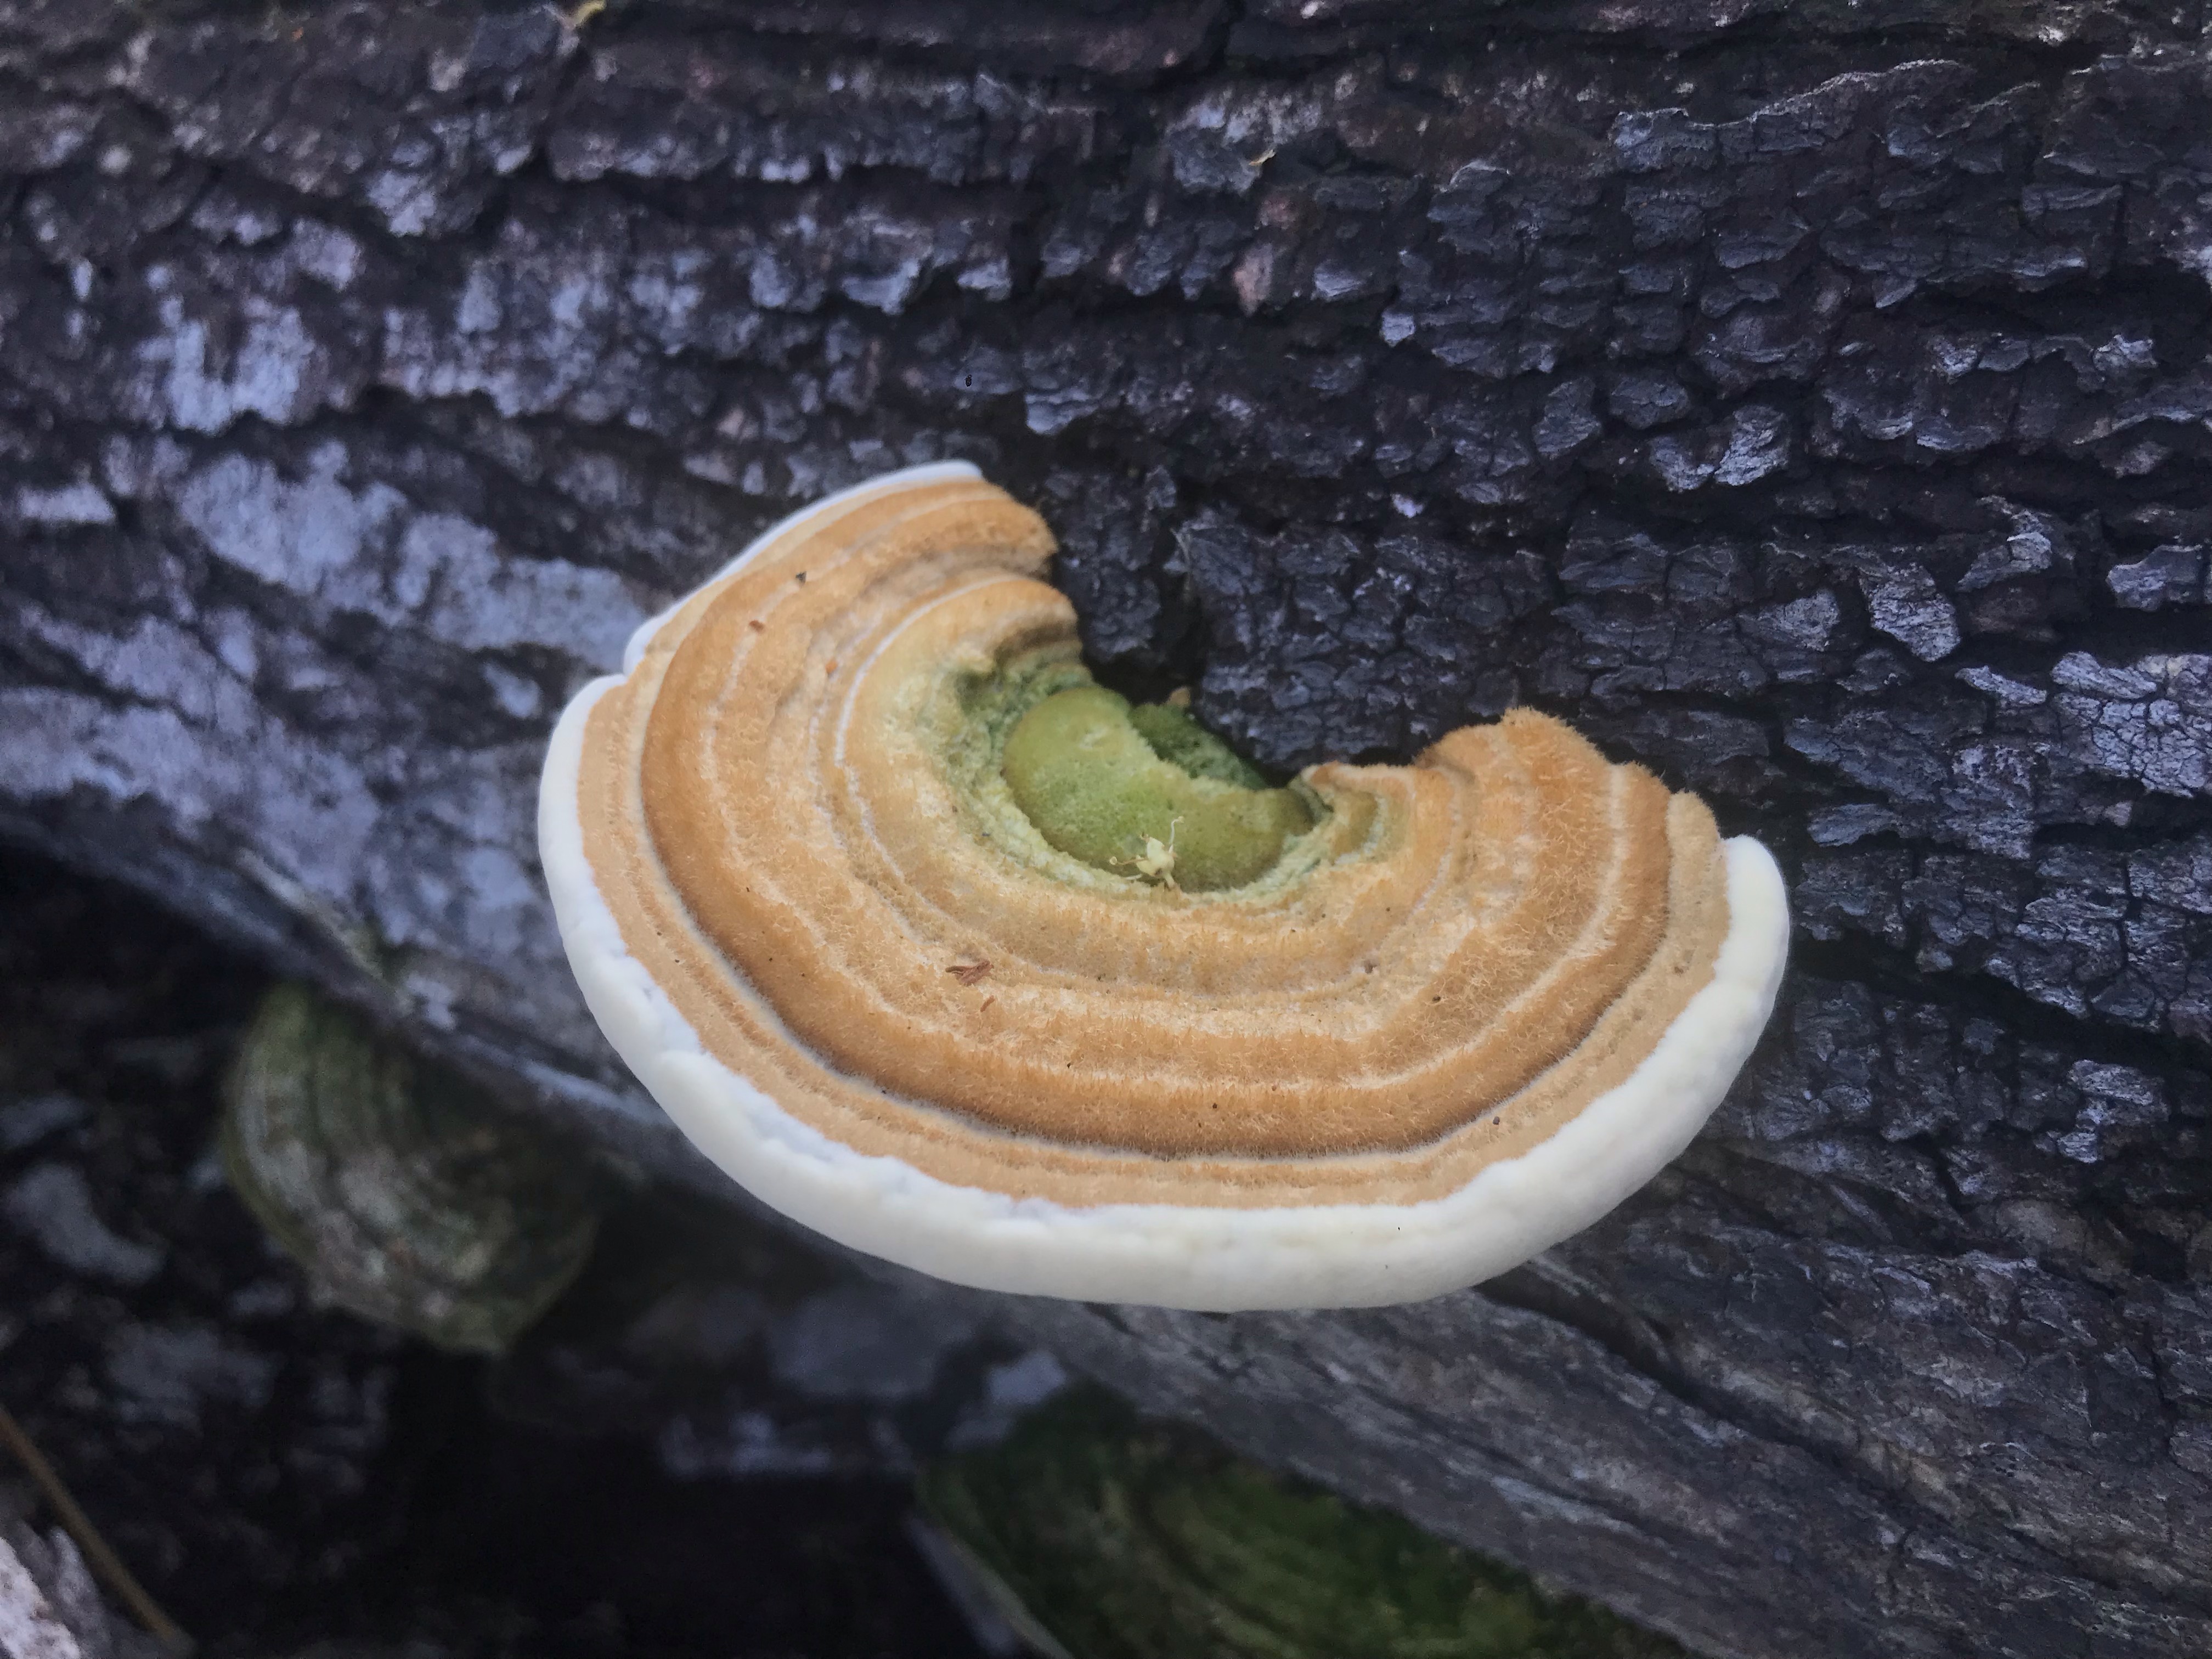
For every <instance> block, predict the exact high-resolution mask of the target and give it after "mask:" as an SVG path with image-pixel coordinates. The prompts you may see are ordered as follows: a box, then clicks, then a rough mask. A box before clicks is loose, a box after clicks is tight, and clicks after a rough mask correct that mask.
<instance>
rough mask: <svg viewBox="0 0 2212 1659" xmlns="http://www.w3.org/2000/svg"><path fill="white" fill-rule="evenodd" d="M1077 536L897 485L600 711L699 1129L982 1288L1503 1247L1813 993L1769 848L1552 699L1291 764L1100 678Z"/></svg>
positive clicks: (636, 992)
mask: <svg viewBox="0 0 2212 1659" xmlns="http://www.w3.org/2000/svg"><path fill="white" fill-rule="evenodd" d="M1052 553H1053V540H1052V536H1051V532H1049V531H1048V529H1047V528H1046V526H1045V525H1044V523H1043V521H1042V520H1041V519H1039V518H1038V517H1037V515H1036V513H1033V512H1031V511H1030V510H1029V509H1028V508H1027V507H1024V506H1022V505H1021V504H1020V503H1019V502H1018V501H1014V500H1013V499H1012V497H1010V496H1008V495H1006V493H1005V492H1003V491H1001V490H1000V489H994V487H993V486H992V485H990V484H988V483H985V482H984V481H983V480H982V478H981V477H979V476H978V475H977V474H976V472H975V469H974V468H972V467H969V466H966V465H939V466H931V467H921V468H915V469H911V470H909V471H905V472H900V473H894V474H891V475H890V476H888V477H881V478H878V479H875V480H872V481H871V482H870V483H866V484H862V485H860V486H858V487H856V488H854V489H849V490H847V491H845V492H843V493H842V494H841V495H835V496H832V497H830V498H829V500H827V501H821V502H818V503H817V504H816V505H814V506H813V507H809V508H807V509H806V510H805V511H804V512H801V513H796V514H794V515H793V517H791V518H789V519H787V520H784V522H782V523H781V524H780V525H777V526H775V527H774V528H773V529H771V530H769V531H768V532H766V533H765V534H763V536H761V537H760V538H758V539H757V541H755V542H754V543H753V544H751V545H750V547H748V548H747V549H746V550H744V552H743V553H742V554H740V555H739V556H738V558H737V559H736V560H735V561H734V562H732V563H731V564H730V565H728V566H727V567H726V568H724V569H722V570H721V571H720V572H718V573H717V574H715V575H714V576H713V577H712V578H711V579H710V580H708V581H707V582H705V583H704V584H703V585H702V586H700V587H699V588H697V589H696V591H694V592H691V593H690V594H689V595H687V596H686V597H685V598H684V599H682V600H680V601H678V603H677V604H676V605H674V606H672V607H671V609H670V610H669V611H666V612H665V613H663V614H662V615H661V616H659V617H655V618H654V619H653V621H651V622H650V623H647V625H646V626H645V627H644V628H642V629H640V630H639V632H638V634H637V635H636V637H635V639H634V640H633V641H631V644H630V648H629V653H628V654H627V657H626V659H625V661H624V664H623V671H622V672H621V673H620V674H617V675H613V676H610V677H609V678H605V679H601V680H599V681H596V682H594V683H593V684H591V685H588V686H586V688H585V689H584V690H582V691H581V692H580V693H579V694H578V695H577V696H576V698H575V700H574V702H572V703H571V704H570V705H569V707H568V710H567V712H566V713H565V714H563V715H562V719H561V721H560V724H559V726H558V728H557V729H556V732H555V734H554V738H553V741H552V744H551V747H550V750H549V752H548V755H547V758H546V764H545V771H544V782H543V787H542V789H541V792H540V795H539V814H538V840H539V848H540V852H541V854H542V855H543V858H544V865H545V872H546V878H547V882H548V884H549V885H550V889H551V891H552V895H553V902H554V912H555V915H556V919H557V920H558V921H559V924H560V927H561V933H562V939H563V942H564V943H565V945H566V946H567V949H568V960H569V963H570V964H571V965H572V966H573V967H574V969H575V973H576V977H577V980H578V982H579V984H580V987H582V990H583V993H584V997H585V1000H586V1002H587V1003H588V1004H589V1006H590V1007H591V1009H592V1013H593V1014H594V1015H595V1016H596V1017H597V1018H598V1020H599V1024H600V1026H601V1028H602V1029H603V1030H605V1033H606V1035H607V1036H608V1037H609V1038H610V1040H611V1042H613V1044H614V1047H615V1048H616V1050H617V1052H618V1053H619V1054H621V1056H622V1058H623V1060H625V1061H626V1062H627V1063H628V1064H629V1066H630V1068H631V1069H632V1070H633V1071H634V1072H635V1073H636V1074H637V1076H638V1078H639V1079H640V1080H641V1082H642V1083H643V1084H644V1085H645V1086H646V1088H647V1090H649V1091H651V1092H652V1094H653V1097H654V1098H655V1099H657V1100H658V1101H659V1103H660V1104H661V1106H662V1107H663V1108H664V1109H665V1110H666V1111H667V1113H668V1114H669V1115H670V1116H671V1118H672V1119H673V1120H674V1121H676V1123H677V1125H678V1127H680V1128H681V1129H682V1130H683V1131H684V1133H686V1134H687V1135H689V1136H690V1138H691V1139H692V1140H693V1141H694V1142H695V1143H696V1145H697V1146H699V1148H700V1149H701V1150H702V1152H705V1153H706V1154H707V1156H708V1158H712V1159H713V1160H714V1162H715V1163H716V1164H719V1165H720V1167H721V1168H722V1169H723V1170H724V1171H726V1173H727V1174H728V1175H729V1176H731V1177H732V1178H733V1179H734V1180H736V1181H737V1182H740V1183H741V1184H742V1185H744V1187H745V1188H748V1189H749V1190H750V1191H751V1192H752V1193H753V1194H755V1195H757V1197H759V1198H760V1199H761V1200H763V1201H765V1202H766V1203H768V1204H769V1205H771V1206H774V1207H775V1208H776V1209H779V1210H781V1211H782V1212H784V1213H785V1214H787V1215H789V1216H791V1217H793V1218H795V1219H797V1220H799V1221H800V1222H803V1223H805V1225H809V1226H811V1227H814V1228H816V1229H817V1230H818V1231H822V1232H823V1233H826V1234H828V1235H829V1237H833V1238H835V1239H837V1240H838V1241H840V1242H842V1243H845V1244H848V1245H849V1246H851V1247H853V1248H854V1249H861V1250H866V1251H870V1252H872V1253H874V1254H876V1255H881V1256H884V1257H887V1258H889V1259H890V1260H892V1261H898V1262H902V1263H904V1264H905V1265H907V1266H908V1267H916V1268H919V1269H921V1270H922V1271H923V1272H926V1273H935V1274H938V1275H939V1276H940V1277H943V1278H945V1279H953V1280H956V1281H957V1282H960V1283H962V1284H967V1285H981V1286H985V1287H987V1288H990V1289H995V1290H1002V1291H1022V1292H1029V1293H1033V1294H1041V1295H1049V1296H1060V1297H1077V1298H1080V1299H1084V1300H1090V1301H1109V1302H1131V1303H1149V1304H1157V1305H1162V1306H1170V1307H1184V1308H1203V1309H1218V1310H1231V1309H1240V1308H1294V1307H1342V1306H1358V1305H1374V1304H1383V1303H1391V1302H1407V1301H1413V1300H1416V1299H1419V1298H1420V1297H1429V1296H1435V1295H1437V1294H1439V1293H1441V1292H1443V1291H1449V1290H1453V1289H1455V1288H1458V1287H1460V1286H1462V1285H1470V1284H1473V1283H1475V1282H1476V1281H1478V1280H1480V1279H1486V1278H1488V1277H1490V1276H1491V1275H1492V1274H1494V1273H1501V1272H1503V1271H1504V1270H1505V1269H1506V1268H1508V1267H1514V1266H1516V1264H1518V1263H1520V1262H1522V1261H1526V1260H1527V1259H1528V1257H1529V1256H1531V1255H1534V1254H1535V1253H1536V1252H1537V1251H1539V1250H1541V1249H1545V1248H1546V1247H1547V1246H1548V1245H1550V1244H1552V1243H1555V1242H1557V1241H1558V1240H1559V1239H1561V1238H1564V1237H1566V1236H1567V1235H1568V1234H1570V1233H1572V1232H1574V1231H1577V1230H1578V1229H1580V1228H1583V1227H1584V1226H1587V1225H1589V1223H1590V1222H1592V1221H1594V1220H1595V1219H1596V1218H1598V1217H1599V1216H1601V1215H1602V1214H1604V1213H1605V1212H1607V1210H1609V1209H1611V1208H1612V1207H1613V1206H1614V1205H1616V1204H1618V1203H1619V1202H1620V1200H1622V1199H1623V1198H1625V1197H1626V1196H1627V1195H1628V1194H1630V1193H1631V1192H1632V1191H1634V1190H1635V1189H1636V1188H1638V1186H1640V1185H1642V1184H1643V1183H1644V1182H1646V1181H1648V1180H1649V1179H1650V1177H1651V1176H1653V1175H1654V1174H1655V1173H1656V1171H1657V1170H1659V1169H1660V1168H1661V1166H1662V1165H1663V1164H1666V1163H1667V1161H1668V1159H1670V1158H1673V1157H1674V1155H1675V1154H1676V1153H1678V1152H1680V1151H1681V1150H1682V1148H1683V1147H1684V1146H1686V1145H1687V1144H1688V1142H1689V1140H1690V1139H1691V1137H1692V1136H1693V1135H1694V1134H1695V1133H1697V1131H1698V1129H1699V1127H1700V1126H1701V1125H1702V1124H1703V1123H1704V1122H1705V1119H1706V1117H1707V1116H1708V1115H1710V1114H1711V1111H1712V1109H1713V1108H1714V1107H1715V1106H1716V1105H1717V1104H1718V1103H1719V1101H1720V1099H1721V1097H1722V1095H1723V1093H1724V1092H1725V1091H1726V1090H1727V1088H1728V1086H1729V1083H1730V1082H1731V1081H1732V1080H1733V1079H1734V1078H1735V1075H1736V1073H1737V1072H1738V1070H1739V1069H1740V1068H1741V1066H1742V1064H1743V1062H1744V1060H1745V1059H1746V1058H1747V1056H1748V1054H1750V1052H1751V1048H1752V1045H1753V1042H1755V1041H1756V1040H1757V1037H1758V1036H1759V1030H1760V1028H1761V1027H1762V1026H1763V1025H1764V1024H1765V1020H1766V1018H1767V1015H1768V1013H1769V1012H1770V1011H1771V1008H1772V1006H1773V1004H1774V1000H1775V995H1776V993H1777V989H1778V986H1779V984H1780V981H1781V975H1782V970H1783V965H1784V943H1785V940H1786V938H1787V934H1788V906H1787V902H1786V900H1785V897H1784V893H1783V889H1782V883H1781V878H1780V876H1779V874H1778V872H1777V871H1776V868H1775V866H1774V861H1773V860H1772V859H1771V858H1770V857H1769V856H1768V854H1766V852H1765V848H1761V847H1760V846H1759V844H1758V843H1757V842H1753V841H1751V840H1749V839H1747V838H1744V837H1741V836H1739V837H1736V838H1735V839H1725V838H1723V836H1721V834H1720V832H1719V830H1718V829H1717V827H1716V825H1715V824H1714V822H1713V817H1712V814H1711V812H1710V811H1708V810H1707V809H1706V807H1705V805H1704V803H1703V802H1701V801H1699V799H1697V798H1696V797H1695V796H1692V795H1687V794H1677V793H1670V792H1669V791H1668V789H1667V787H1665V786H1664V785H1663V784H1662V783H1661V782H1660V781H1658V780H1657V779H1656V778H1655V777H1653V776H1652V775H1650V773H1648V772H1646V771H1644V769H1642V768H1640V767H1635V766H1621V765H1615V764H1613V763H1609V762H1607V759H1606V758H1605V757H1604V756H1603V755H1601V754H1600V753H1599V752H1598V750H1596V749H1595V748H1594V747H1593V746H1592V745H1591V744H1589V743H1588V742H1587V741H1586V740H1584V739H1583V738H1582V737H1580V736H1579V735H1577V733H1576V732H1574V731H1573V730H1572V729H1571V727H1569V726H1566V725H1565V724H1564V723H1562V722H1560V721H1559V720H1553V719H1551V718H1549V717H1548V716H1546V715H1543V714H1535V713H1533V712H1531V711H1528V710H1525V709H1516V710H1513V711H1511V712H1510V713H1508V714H1506V715H1505V716H1504V718H1503V719H1501V720H1496V721H1493V722H1491V723H1489V724H1487V725H1482V726H1465V727H1462V728H1461V729H1460V730H1458V731H1455V732H1449V733H1448V734H1447V735H1446V736H1445V737H1443V738H1441V739H1439V740H1438V741H1437V743H1436V744H1432V745H1431V747H1430V748H1429V749H1428V750H1425V751H1424V752H1423V753H1422V754H1421V755H1419V756H1418V757H1415V758H1414V759H1413V762H1412V763H1410V764H1408V765H1404V766H1354V765H1349V764H1346V763H1338V762H1330V763H1324V764H1322V765H1318V766H1312V767H1309V768H1307V769H1305V770H1304V771H1303V772H1301V773H1300V774H1298V775H1297V776H1296V777H1293V778H1291V779H1289V780H1287V781H1280V780H1276V779H1271V778H1270V777H1268V776H1267V775H1263V774H1262V773H1261V772H1260V771H1258V770H1257V769H1255V768H1254V767H1252V766H1251V765H1250V764H1249V763H1247V762H1246V761H1245V760H1244V759H1243V757H1240V756H1238V755H1237V753H1236V752H1235V751H1234V750H1231V748H1230V747H1229V745H1228V744H1225V743H1224V742H1223V741H1222V740H1221V738H1219V737H1218V735H1216V734H1215V733H1214V732H1211V731H1209V730H1208V729H1206V726H1204V725H1202V724H1201V723H1200V721H1199V720H1197V719H1196V718H1195V717H1194V713H1193V711H1192V708H1191V707H1190V699H1189V698H1188V696H1171V697H1170V698H1169V699H1168V700H1167V701H1166V702H1161V703H1132V702H1129V700H1127V698H1125V697H1122V696H1120V695H1119V694H1117V693H1115V692H1114V691H1112V690H1109V689H1107V688H1105V687H1103V686H1101V685H1098V684H1096V683H1095V682H1094V681H1093V680H1092V679H1091V675H1090V674H1089V672H1088V671H1086V670H1085V667H1084V665H1083V661H1082V653H1081V650H1080V647H1079V644H1078V642H1077V639H1076V629H1075V617H1074V614H1073V611H1072V610H1071V609H1070V607H1069V605H1068V603H1067V601H1066V598H1065V597H1063V596H1062V595H1061V594H1060V593H1059V592H1057V591H1056V590H1054V588H1052V587H1051V586H1048V585H1047V584H1046V582H1045V581H1044V580H1043V576H1044V573H1045V571H1046V568H1047V566H1048V562H1049V560H1050V558H1051V556H1052ZM802 573H803V574H804V575H805V580H799V576H800V574H802ZM986 981H987V982H986Z"/></svg>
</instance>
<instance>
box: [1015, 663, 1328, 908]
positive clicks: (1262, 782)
mask: <svg viewBox="0 0 2212 1659" xmlns="http://www.w3.org/2000/svg"><path fill="white" fill-rule="evenodd" d="M1001 770H1002V773H1003V775H1004V776H1005V778H1006V787H1007V788H1008V789H1009V790H1010V791H1011V792H1012V795H1013V798H1014V801H1015V803H1016V805H1018V806H1020V808H1021V809H1022V811H1023V812H1024V813H1025V814H1026V815H1027V816H1028V817H1029V819H1030V823H1034V824H1035V825H1036V829H1037V832H1038V833H1039V834H1040V835H1042V836H1043V837H1044V838H1045V840H1046V841H1048V842H1050V843H1051V844H1052V845H1053V846H1054V847H1055V848H1058V849H1059V850H1060V851H1061V852H1063V853H1066V854H1068V855H1069V856H1070V857H1071V858H1076V859H1080V860H1083V862H1084V863H1085V864H1088V865H1091V866H1095V867H1097V868H1098V869H1102V870H1107V869H1110V870H1117V871H1121V872H1127V873H1129V874H1131V875H1133V876H1134V877H1137V878H1150V879H1152V880H1155V881H1158V882H1161V883H1163V884H1170V885H1173V886H1176V887H1180V888H1182V889H1184V890H1188V891H1191V892H1200V893H1204V892H1212V891H1217V890H1221V889H1223V888H1230V887H1241V886H1243V885H1244V884H1246V883H1247V882H1249V881H1251V880H1253V879H1254V878H1256V877H1258V876H1260V875H1262V874H1264V873H1265V872H1267V870H1268V869H1270V868H1271V867H1273V865H1274V863H1275V861H1276V860H1278V859H1279V858H1280V857H1281V856H1282V853H1283V848H1284V847H1285V844H1286V843H1287V842H1289V841H1290V840H1291V837H1292V836H1298V835H1303V834H1304V832H1305V831H1306V830H1308V829H1311V828H1312V827H1313V824H1314V821H1315V817H1316V811H1315V806H1316V803H1315V802H1314V801H1313V800H1312V798H1311V792H1310V791H1309V790H1304V789H1301V788H1299V787H1296V786H1293V787H1290V788H1285V789H1276V788H1271V787H1268V784H1267V779H1266V778H1264V777H1262V776H1261V775H1260V773H1259V772H1258V770H1256V769H1255V768H1253V767H1252V766H1250V765H1249V764H1248V763H1246V762H1245V761H1243V760H1242V759H1241V758H1239V757H1237V754H1236V753H1235V752H1234V751H1233V750H1231V749H1230V748H1229V746H1228V745H1227V744H1225V743H1223V742H1222V741H1221V739H1220V738H1217V737H1215V736H1214V735H1213V734H1212V732H1208V731H1207V730H1206V728H1205V727H1204V726H1200V725H1199V724H1198V722H1197V721H1196V720H1193V719H1192V718H1191V717H1190V716H1189V715H1188V714H1186V713H1185V712H1184V711H1183V710H1182V709H1181V708H1176V707H1174V706H1172V705H1170V704H1166V703H1144V704H1139V705H1135V706H1132V705H1131V703H1130V702H1129V700H1128V699H1127V698H1126V697H1124V696H1121V695H1120V694H1118V693H1116V692H1113V691H1109V690H1107V689H1106V688H1105V687H1103V686H1100V685H1073V686H1069V687H1067V688H1066V690H1060V691H1055V692H1054V693H1052V694H1051V695H1050V696H1047V697H1045V698H1044V699H1043V700H1042V702H1038V703H1037V704H1036V705H1035V706H1034V707H1033V708H1030V711H1029V712H1028V713H1027V714H1024V715H1023V716H1022V717H1021V719H1020V720H1018V722H1017V723H1016V724H1015V726H1014V728H1013V730H1012V732H1010V733H1008V735H1007V738H1006V750H1005V754H1004V758H1003V761H1002V763H1001Z"/></svg>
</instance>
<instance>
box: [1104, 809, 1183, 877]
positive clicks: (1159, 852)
mask: <svg viewBox="0 0 2212 1659" xmlns="http://www.w3.org/2000/svg"><path fill="white" fill-rule="evenodd" d="M1180 823H1182V819H1181V818H1170V819H1169V820H1168V838H1167V839H1166V840H1165V841H1162V840H1161V839H1160V838H1159V837H1158V836H1146V837H1145V850H1144V851H1143V852H1141V853H1139V854H1137V855H1136V856H1135V857H1134V858H1127V859H1116V860H1114V862H1115V863H1116V864H1133V865H1134V866H1136V867H1137V873H1138V874H1139V875H1140V876H1144V877H1146V878H1149V879H1151V880H1153V881H1157V882H1158V883H1159V884H1161V885H1162V886H1164V887H1168V888H1174V887H1175V884H1176V878H1175V864H1176V852H1175V838H1176V826H1177V825H1178V824H1180Z"/></svg>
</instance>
